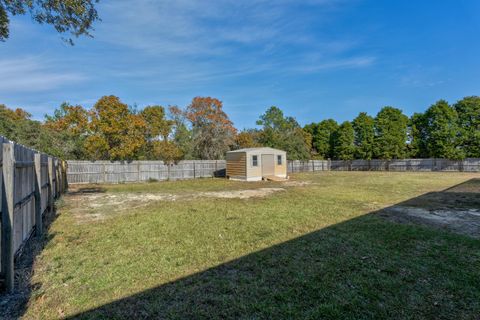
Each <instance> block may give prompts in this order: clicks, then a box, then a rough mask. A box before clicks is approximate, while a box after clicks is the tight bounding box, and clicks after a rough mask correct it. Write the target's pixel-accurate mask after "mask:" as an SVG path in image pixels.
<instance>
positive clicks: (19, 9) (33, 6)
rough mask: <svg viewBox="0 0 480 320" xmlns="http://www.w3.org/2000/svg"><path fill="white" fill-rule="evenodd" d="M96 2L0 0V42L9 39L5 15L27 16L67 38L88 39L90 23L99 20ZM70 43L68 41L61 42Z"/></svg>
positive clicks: (7, 19)
mask: <svg viewBox="0 0 480 320" xmlns="http://www.w3.org/2000/svg"><path fill="white" fill-rule="evenodd" d="M96 3H98V0H66V1H52V0H29V1H25V0H0V41H5V40H6V39H8V37H9V32H10V19H9V17H8V15H9V14H10V15H13V16H15V15H24V14H27V13H29V14H30V15H31V16H32V18H33V20H35V21H36V22H38V23H40V24H50V25H52V26H53V27H54V28H55V30H56V31H57V32H59V33H62V34H63V33H69V34H70V35H71V36H74V37H79V36H81V35H86V36H91V34H90V31H92V30H93V23H94V22H95V21H97V20H99V17H98V13H97V10H96V9H95V4H96ZM64 40H65V41H67V42H68V43H70V44H73V40H72V39H71V38H66V39H64Z"/></svg>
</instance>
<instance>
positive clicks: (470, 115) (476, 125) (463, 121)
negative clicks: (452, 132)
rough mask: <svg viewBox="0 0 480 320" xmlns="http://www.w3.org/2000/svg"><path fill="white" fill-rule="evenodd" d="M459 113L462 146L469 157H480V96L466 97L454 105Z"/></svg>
mask: <svg viewBox="0 0 480 320" xmlns="http://www.w3.org/2000/svg"><path fill="white" fill-rule="evenodd" d="M453 107H454V108H455V110H456V112H457V115H458V125H459V127H460V133H461V138H462V139H461V146H462V149H463V151H464V152H465V155H466V156H467V157H473V158H478V157H480V97H477V96H471V97H465V98H463V99H462V100H460V101H458V102H457V103H455V105H454V106H453Z"/></svg>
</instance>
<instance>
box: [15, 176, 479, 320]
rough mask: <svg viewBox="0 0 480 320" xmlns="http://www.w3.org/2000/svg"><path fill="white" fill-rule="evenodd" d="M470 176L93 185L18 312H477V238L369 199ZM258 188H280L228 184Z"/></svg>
mask: <svg viewBox="0 0 480 320" xmlns="http://www.w3.org/2000/svg"><path fill="white" fill-rule="evenodd" d="M473 178H477V179H478V178H479V175H478V174H476V175H475V174H467V173H378V172H325V173H316V174H297V175H294V180H295V181H296V183H289V184H282V183H270V182H268V183H267V182H262V183H242V182H232V181H226V180H221V179H204V180H195V181H177V182H160V183H146V184H136V185H133V184H131V185H129V184H125V185H114V186H95V187H94V188H93V189H92V190H89V191H91V192H90V193H86V194H71V195H67V196H66V197H65V198H64V199H63V200H62V201H60V202H61V203H60V206H59V210H58V216H57V218H56V219H55V220H54V221H53V223H52V224H51V226H50V229H49V232H48V235H47V236H46V238H45V241H44V248H43V250H42V251H41V252H39V254H38V256H37V257H36V260H35V263H34V266H33V272H34V273H33V276H32V278H31V283H32V291H31V294H30V296H29V301H28V303H27V305H26V306H24V308H23V309H22V310H21V311H20V312H21V313H22V314H23V317H24V318H26V319H54V318H63V317H65V318H70V317H78V318H85V319H99V318H100V319H102V318H104V319H111V318H118V319H120V318H130V319H139V318H246V319H262V318H268V319H272V318H276V319H280V318H311V319H318V318H339V319H340V318H341V319H384V318H393V319H418V318H429V319H478V317H479V315H480V240H479V239H475V238H472V237H467V236H465V235H460V234H455V233H451V232H448V231H445V230H442V229H439V228H434V227H431V226H422V225H416V224H408V223H398V222H395V221H392V220H391V219H387V218H385V217H383V216H381V215H380V214H378V213H377V211H378V210H380V209H382V208H385V207H387V206H392V205H397V204H401V203H402V202H405V201H407V200H410V201H411V199H413V198H418V199H421V198H422V197H424V196H425V194H428V193H435V192H441V191H442V190H445V189H447V188H449V187H452V186H455V185H457V184H461V183H465V182H466V183H467V184H469V183H470V184H471V183H473V184H474V186H473V187H472V188H470V189H468V192H465V194H464V197H469V196H470V197H471V196H472V195H474V196H475V197H480V193H477V194H475V192H480V188H477V186H478V183H477V182H478V180H472V179H473ZM475 183H476V184H475ZM99 187H100V188H99ZM259 188H276V189H274V191H275V192H272V193H268V194H267V195H265V196H264V197H252V198H236V197H231V198H229V197H223V196H224V195H225V194H223V193H226V194H227V196H228V192H233V193H235V192H237V193H238V194H244V193H245V191H248V190H250V191H251V189H259ZM278 188H282V189H285V190H279V189H278ZM216 192H218V194H221V195H222V196H221V197H217V196H216ZM222 192H223V193H222ZM135 196H138V197H139V198H138V199H141V200H138V201H132V199H135ZM147 196H149V197H150V198H149V197H147ZM140 197H143V198H140Z"/></svg>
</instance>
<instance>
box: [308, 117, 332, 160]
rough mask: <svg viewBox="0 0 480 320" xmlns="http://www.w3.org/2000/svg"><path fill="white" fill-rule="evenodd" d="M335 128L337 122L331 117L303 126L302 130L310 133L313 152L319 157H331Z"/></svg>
mask: <svg viewBox="0 0 480 320" xmlns="http://www.w3.org/2000/svg"><path fill="white" fill-rule="evenodd" d="M337 129H338V124H337V122H336V121H335V120H333V119H327V120H323V121H321V122H319V123H311V124H309V125H306V126H305V128H304V130H305V131H306V132H308V133H310V134H311V135H312V148H313V152H314V153H316V154H318V157H319V158H320V159H328V158H333V146H334V142H335V141H334V139H335V132H336V131H337Z"/></svg>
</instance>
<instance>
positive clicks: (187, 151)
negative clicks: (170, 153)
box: [169, 106, 195, 160]
mask: <svg viewBox="0 0 480 320" xmlns="http://www.w3.org/2000/svg"><path fill="white" fill-rule="evenodd" d="M169 112H170V116H171V117H172V118H173V120H172V121H173V143H174V144H175V146H176V147H177V148H178V149H179V150H180V152H181V153H182V157H183V159H186V160H192V159H195V157H194V156H193V142H192V130H190V129H189V128H188V126H187V124H186V121H187V120H186V119H185V115H184V114H183V111H182V110H180V109H179V108H178V107H176V106H171V107H169Z"/></svg>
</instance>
